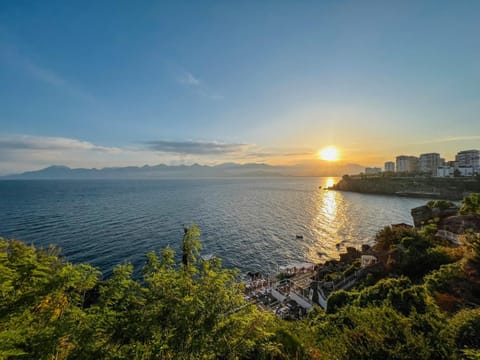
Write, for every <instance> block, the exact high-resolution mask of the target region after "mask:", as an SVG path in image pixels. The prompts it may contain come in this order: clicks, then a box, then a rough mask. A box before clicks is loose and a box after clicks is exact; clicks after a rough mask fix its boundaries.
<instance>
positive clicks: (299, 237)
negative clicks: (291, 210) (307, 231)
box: [295, 235, 303, 239]
mask: <svg viewBox="0 0 480 360" xmlns="http://www.w3.org/2000/svg"><path fill="white" fill-rule="evenodd" d="M295 237H296V238H297V239H303V235H296V236H295Z"/></svg>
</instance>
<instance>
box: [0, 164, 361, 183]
mask: <svg viewBox="0 0 480 360" xmlns="http://www.w3.org/2000/svg"><path fill="white" fill-rule="evenodd" d="M317 165H318V166H315V164H311V163H309V164H301V165H291V166H276V165H268V164H262V163H249V164H237V163H224V164H220V165H212V166H210V165H199V164H193V165H165V164H159V165H154V166H149V165H144V166H141V167H137V166H126V167H105V168H102V169H96V168H91V169H88V168H76V169H72V168H69V167H68V166H63V165H53V166H49V167H46V168H44V169H41V170H36V171H27V172H24V173H21V174H13V175H7V176H3V177H0V179H19V180H21V179H25V180H29V179H31V180H36V179H44V180H54V179H85V180H87V179H157V178H164V177H168V178H175V177H258V176H260V177H261V176H342V175H344V174H356V173H359V172H361V171H363V170H364V167H363V166H361V165H358V164H330V163H326V162H320V163H319V164H317Z"/></svg>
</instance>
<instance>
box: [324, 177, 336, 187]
mask: <svg viewBox="0 0 480 360" xmlns="http://www.w3.org/2000/svg"><path fill="white" fill-rule="evenodd" d="M333 185H335V179H334V178H331V177H330V178H327V179H326V180H325V187H326V188H329V187H332V186H333Z"/></svg>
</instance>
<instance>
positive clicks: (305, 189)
mask: <svg viewBox="0 0 480 360" xmlns="http://www.w3.org/2000/svg"><path fill="white" fill-rule="evenodd" d="M333 181H336V179H334V178H248V179H247V178H242V179H230V178H229V179H181V180H170V179H169V180H154V181H153V180H152V181H149V180H145V181H138V180H125V181H122V180H118V181H107V180H105V181H0V236H3V237H4V238H17V239H22V240H24V241H26V242H28V243H33V244H35V245H36V246H43V247H46V246H48V245H49V244H51V243H52V244H55V245H57V246H59V247H61V248H62V249H63V254H64V255H65V256H66V257H67V258H68V259H69V260H71V261H73V262H88V263H91V264H93V265H95V266H98V267H100V268H101V269H102V270H103V271H105V272H107V273H108V272H110V271H111V269H112V267H113V266H114V265H116V264H119V263H122V262H124V261H125V260H128V261H131V262H132V263H133V264H134V265H135V267H136V268H137V269H140V268H141V266H142V264H143V262H144V259H145V254H146V253H147V252H148V251H151V250H158V249H161V248H163V247H165V246H166V245H167V244H168V245H170V246H171V247H173V248H174V249H175V250H176V251H179V250H180V245H181V239H182V235H183V224H192V223H195V224H197V225H198V226H199V227H200V229H201V231H202V235H201V239H202V242H203V245H204V247H203V250H202V253H203V254H210V253H213V254H215V255H217V256H219V257H221V258H222V259H223V263H224V264H225V265H226V266H234V267H238V268H240V269H241V270H242V271H249V270H252V271H262V272H264V273H268V272H274V271H275V270H276V269H277V267H278V266H281V265H285V264H289V263H292V262H297V261H312V262H319V261H324V260H327V259H329V258H335V257H336V256H338V252H339V250H340V251H341V250H343V249H344V248H345V247H346V246H351V245H353V246H356V247H359V246H360V245H361V244H364V243H371V242H372V240H373V237H374V235H375V233H376V232H377V231H378V230H379V229H380V228H381V227H383V226H384V225H388V224H391V223H399V222H406V223H412V220H411V217H410V209H411V208H412V207H415V206H419V205H421V204H424V203H425V200H421V199H407V198H396V197H387V196H379V195H365V194H356V193H347V192H343V193H342V192H335V191H325V190H324V189H323V187H325V185H327V183H330V184H331V183H332V182H333ZM319 186H322V189H319ZM296 235H302V236H303V239H297V238H296ZM339 244H340V245H339Z"/></svg>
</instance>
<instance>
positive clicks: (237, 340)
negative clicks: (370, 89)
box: [0, 199, 480, 359]
mask: <svg viewBox="0 0 480 360" xmlns="http://www.w3.org/2000/svg"><path fill="white" fill-rule="evenodd" d="M477 200H478V199H477ZM465 204H467V205H468V204H470V205H471V203H469V202H468V201H467V202H466V203H465ZM473 208H474V209H473V210H470V211H473V212H474V211H477V209H476V208H475V206H473ZM465 209H466V207H464V208H463V211H466V210H465ZM434 227H435V225H431V226H427V227H425V228H424V229H423V230H422V231H417V230H415V229H406V228H405V229H396V230H395V229H392V228H389V227H387V228H385V229H383V230H381V231H380V232H379V233H378V235H377V243H376V245H375V247H376V248H377V250H379V251H380V250H382V251H385V253H386V254H389V260H388V266H387V267H386V269H385V271H384V272H383V273H381V274H377V275H372V276H368V277H367V278H365V279H364V280H362V282H361V283H359V284H358V286H357V287H356V288H355V289H353V290H352V291H349V292H346V291H337V292H334V293H333V294H332V295H331V296H330V297H329V299H328V306H327V309H326V311H324V310H322V309H320V308H315V309H314V310H313V311H312V312H311V313H310V314H309V316H308V318H307V319H304V320H300V321H292V322H287V321H283V320H279V319H276V318H275V317H274V316H273V314H271V313H269V312H266V311H260V310H258V309H257V308H256V306H255V305H248V304H246V303H245V300H244V297H243V285H242V284H241V283H240V282H238V281H237V275H238V274H237V272H236V271H235V270H231V269H224V268H222V266H221V262H220V260H219V259H212V260H209V261H202V260H201V259H200V258H199V257H198V251H199V247H200V242H199V236H200V233H199V230H198V228H196V227H195V226H193V227H191V228H190V229H189V230H188V232H186V233H185V236H184V239H183V250H182V254H181V255H182V256H181V259H182V260H181V261H180V262H178V263H176V262H175V260H174V259H175V256H174V255H175V254H174V252H173V251H172V250H171V249H170V248H168V247H167V248H166V249H163V250H162V251H161V252H160V253H154V252H152V253H149V254H148V255H147V259H146V263H145V266H144V268H143V278H142V279H140V280H135V279H133V278H132V271H133V269H132V266H131V265H129V264H123V265H119V266H117V267H116V268H115V269H114V271H113V274H112V275H111V276H110V277H109V278H107V279H104V278H103V277H102V274H101V272H100V271H99V270H98V269H96V268H94V267H92V266H90V265H85V264H71V263H68V262H67V261H66V260H65V259H64V258H62V257H60V256H59V251H58V250H57V249H56V248H54V247H51V248H48V249H35V248H34V247H32V246H27V245H26V244H24V243H23V242H21V241H17V240H5V239H1V238H0V358H1V359H480V308H479V307H478V304H479V302H480V275H479V274H480V238H479V237H478V235H477V236H475V235H471V236H470V237H469V244H468V246H462V247H457V248H453V247H450V246H448V245H447V244H444V243H440V242H438V241H437V240H435V238H434V236H433V232H434Z"/></svg>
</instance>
